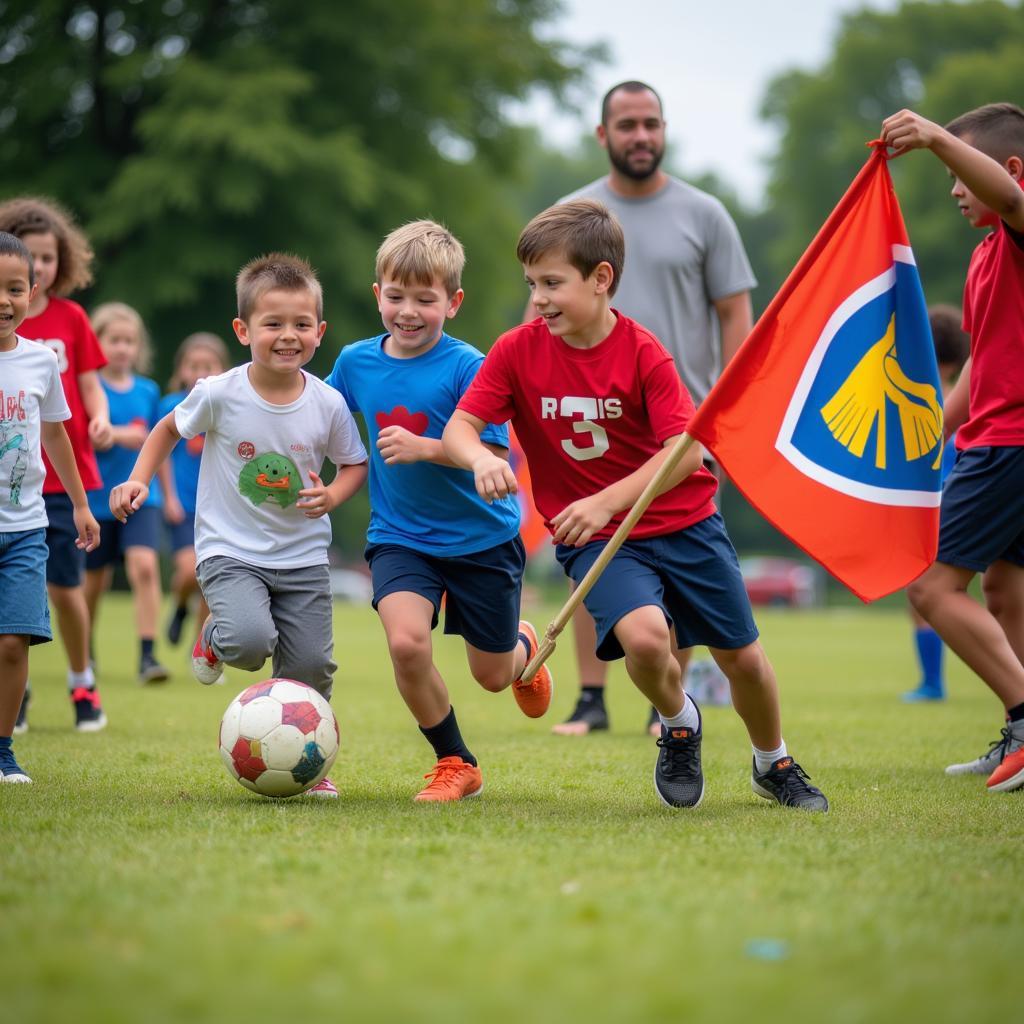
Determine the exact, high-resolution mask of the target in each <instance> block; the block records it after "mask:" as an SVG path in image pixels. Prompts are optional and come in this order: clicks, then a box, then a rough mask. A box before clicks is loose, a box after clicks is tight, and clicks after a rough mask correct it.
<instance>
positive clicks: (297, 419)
mask: <svg viewBox="0 0 1024 1024" xmlns="http://www.w3.org/2000/svg"><path fill="white" fill-rule="evenodd" d="M237 298H238V317H237V318H236V319H235V320H234V321H233V322H232V327H233V328H234V331H235V334H236V336H237V337H238V340H239V341H240V342H241V343H242V344H243V345H245V346H246V347H247V348H248V349H249V350H250V353H251V356H252V362H250V363H246V364H245V365H244V366H238V367H235V368H234V369H233V370H228V371H227V372H226V373H222V374H219V375H218V376H216V377H206V378H204V379H202V380H199V381H197V382H196V384H195V386H194V387H193V388H192V390H191V391H190V392H189V395H188V397H187V398H186V399H185V400H184V401H183V402H182V403H181V404H180V405H178V406H177V408H175V409H174V410H173V412H169V413H168V414H167V415H166V416H164V417H163V418H162V419H161V420H160V422H159V423H157V425H156V427H154V429H153V431H152V433H151V434H150V435H149V437H148V438H147V439H146V443H145V444H144V445H143V446H142V451H141V452H140V453H139V458H138V461H137V462H136V463H135V468H134V469H133V470H132V475H131V478H130V479H129V480H128V481H127V482H125V483H123V484H119V485H118V486H117V487H115V488H114V490H113V491H112V492H111V495H110V508H111V511H112V512H113V513H114V515H115V516H116V517H117V518H118V519H120V520H121V521H122V522H124V521H125V520H126V519H127V517H128V516H129V515H131V514H133V513H135V512H136V511H137V510H138V509H139V508H141V507H142V505H143V504H144V502H145V500H146V495H147V494H148V493H149V482H150V480H152V478H153V474H154V473H155V472H156V470H157V468H158V467H159V466H160V465H161V464H162V463H163V462H165V461H166V460H167V458H168V457H169V456H170V454H171V452H172V451H173V449H174V446H175V445H176V444H177V443H178V441H179V440H180V439H181V438H183V437H184V438H186V439H188V438H191V437H195V436H196V435H198V434H203V433H205V435H206V439H205V442H204V444H203V454H202V463H201V465H200V469H199V491H198V496H197V500H196V558H197V560H198V565H197V568H196V573H197V575H198V577H199V585H200V587H202V590H203V596H204V597H205V598H206V602H207V604H208V605H209V607H210V615H209V616H208V617H207V619H206V622H205V623H204V625H203V627H202V630H201V632H200V635H199V639H198V640H197V641H196V645H195V648H194V649H193V652H192V665H193V671H194V672H195V675H196V678H197V679H198V680H199V681H200V682H201V683H204V684H207V685H208V684H210V683H215V682H216V681H217V680H218V679H219V678H220V675H221V668H222V664H224V665H233V666H235V667H237V668H241V669H245V670H246V671H248V672H255V671H257V670H258V669H260V668H261V667H262V666H263V664H264V662H265V661H266V659H267V658H273V672H274V676H275V677H276V678H285V679H296V680H298V681H299V682H302V683H306V684H308V685H309V686H312V687H313V688H314V689H316V690H318V691H319V692H320V693H322V694H323V695H324V697H326V698H327V699H328V700H329V699H330V696H331V686H332V682H333V678H334V673H335V671H336V669H337V665H336V664H335V663H334V661H333V658H332V654H333V649H334V641H333V637H332V631H331V615H332V600H331V587H330V575H329V571H328V567H327V547H328V545H329V543H330V540H331V523H330V520H329V519H328V518H327V513H328V512H330V511H331V510H332V509H335V508H337V507H338V506H339V505H340V504H342V502H344V501H347V500H348V498H350V497H351V496H352V495H353V494H354V493H355V492H356V491H357V490H358V489H359V488H360V487H361V486H362V485H363V481H364V480H365V479H366V450H365V449H364V448H363V445H362V442H361V441H360V440H359V432H358V430H357V428H356V425H355V422H354V421H353V419H352V415H351V413H350V412H349V411H348V407H347V406H346V405H345V402H344V401H343V399H342V398H341V396H340V395H339V394H338V393H337V391H335V390H334V389H333V388H330V387H328V386H327V385H326V384H324V382H323V381H321V380H319V379H318V378H316V377H313V376H311V375H310V374H308V373H306V372H305V371H304V370H303V369H302V367H303V366H305V364H306V363H308V362H309V361H310V359H312V358H313V354H314V353H315V352H316V350H317V348H318V347H319V345H320V340H321V338H322V337H323V334H324V331H325V330H326V328H327V324H326V323H324V320H323V296H322V293H321V290H320V282H319V281H318V280H317V278H316V275H315V273H314V272H313V269H312V268H311V267H310V266H309V264H308V263H306V261H305V260H302V259H300V258H299V257H297V256H291V255H288V254H284V253H272V254H270V255H269V256H263V257H260V258H259V259H255V260H253V261H252V262H251V263H248V264H246V265H245V266H244V267H243V268H242V270H241V272H240V273H239V275H238V280H237ZM325 458H327V459H330V460H331V462H333V463H334V464H335V466H336V467H337V473H336V475H335V477H334V480H333V481H332V482H331V483H330V484H326V485H325V484H324V483H323V481H322V480H321V479H320V476H319V474H320V472H321V469H322V467H323V462H324V459H325ZM309 793H310V794H312V795H313V796H317V797H337V795H338V790H337V789H336V788H335V786H334V784H333V783H332V782H331V781H330V780H329V779H324V780H323V781H322V782H320V783H319V784H318V785H316V786H314V787H313V789H311V790H309Z"/></svg>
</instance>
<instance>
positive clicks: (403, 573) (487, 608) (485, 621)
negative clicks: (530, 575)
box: [366, 535, 526, 654]
mask: <svg viewBox="0 0 1024 1024" xmlns="http://www.w3.org/2000/svg"><path fill="white" fill-rule="evenodd" d="M366 560H367V561H368V562H369V563H370V573H371V575H372V576H373V607H374V608H376V607H377V605H378V604H379V603H380V601H381V599H382V598H385V597H387V596H388V594H397V593H411V594H419V595H420V596H421V597H425V598H426V599H427V600H428V601H429V602H430V603H431V604H432V605H433V606H434V618H433V621H432V622H431V628H433V627H434V626H436V625H437V622H438V615H439V613H440V610H441V598H442V597H443V598H444V601H445V604H444V631H445V633H451V634H454V635H456V636H461V637H462V638H463V639H464V640H465V641H466V642H467V643H469V644H472V645H473V646H474V647H475V648H476V649H477V650H479V651H487V652H489V653H493V654H503V653H505V652H506V651H511V650H512V649H513V648H514V647H515V645H516V642H517V641H518V638H519V600H520V596H521V591H522V586H523V570H524V568H525V567H526V549H525V548H524V547H523V542H522V541H521V540H520V539H519V537H518V535H517V536H515V537H513V538H512V539H511V540H507V541H505V543H504V544H498V545H496V546H495V547H493V548H487V549H486V550H485V551H476V552H474V553H473V554H469V555H456V556H453V557H450V558H441V557H438V556H435V555H427V554H424V553H423V552H421V551H414V550H413V549H412V548H406V547H402V546H401V545H400V544H372V545H371V546H370V547H368V548H367V549H366Z"/></svg>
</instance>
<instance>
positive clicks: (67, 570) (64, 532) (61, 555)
mask: <svg viewBox="0 0 1024 1024" xmlns="http://www.w3.org/2000/svg"><path fill="white" fill-rule="evenodd" d="M43 501H44V502H45V503H46V518H47V519H49V521H50V524H49V526H47V527H46V547H47V550H48V551H49V557H48V558H47V559H46V582H47V583H52V584H53V585H54V586H55V587H78V586H81V584H82V570H83V569H84V568H85V552H84V551H82V550H81V549H80V548H77V547H76V546H75V541H76V540H78V528H77V527H76V526H75V507H74V505H72V504H71V499H70V498H69V497H68V496H67V495H66V494H44V495H43ZM102 537H103V527H102V526H101V527H100V538H101V539H102Z"/></svg>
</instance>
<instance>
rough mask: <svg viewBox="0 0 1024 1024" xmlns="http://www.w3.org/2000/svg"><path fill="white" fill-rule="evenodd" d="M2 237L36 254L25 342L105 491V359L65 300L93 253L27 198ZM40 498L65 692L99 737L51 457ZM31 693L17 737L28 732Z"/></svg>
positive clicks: (69, 517)
mask: <svg viewBox="0 0 1024 1024" xmlns="http://www.w3.org/2000/svg"><path fill="white" fill-rule="evenodd" d="M0 231H9V232H10V233H11V234H12V235H15V236H17V237H18V238H20V239H21V240H22V241H23V242H24V243H25V245H26V246H27V248H28V250H29V252H31V253H32V260H33V265H34V269H35V276H36V282H37V284H38V287H37V289H36V292H35V296H34V298H33V299H32V304H31V305H30V306H29V310H28V316H27V317H26V318H25V321H24V323H22V325H21V328H20V330H21V336H22V337H23V338H28V339H29V340H31V341H38V342H41V343H42V344H43V345H45V346H46V347H47V348H49V349H51V350H52V351H53V352H54V353H55V354H56V356H57V363H58V365H59V367H60V381H61V385H62V386H63V388H64V394H65V396H66V398H67V401H68V406H69V408H70V409H71V419H70V420H68V422H67V432H68V437H69V438H70V439H71V447H72V449H73V450H74V453H75V462H76V463H77V466H78V473H79V476H80V477H81V478H82V484H83V485H84V487H85V489H86V490H87V491H92V490H96V489H97V488H98V487H100V486H102V481H101V479H100V473H99V469H98V468H97V466H96V455H95V452H94V451H93V448H94V447H96V448H101V449H103V448H109V447H110V445H111V443H112V440H113V438H112V436H111V432H110V411H109V409H108V406H107V396H106V393H105V392H104V390H103V387H102V386H101V384H100V380H99V374H98V372H97V371H98V370H99V369H100V368H101V367H103V366H105V365H106V363H107V358H106V356H105V355H104V354H103V350H102V349H101V348H100V344H99V342H98V341H97V340H96V335H95V334H94V333H93V329H92V327H91V325H90V324H89V317H88V316H87V315H86V312H85V310H84V309H82V307H81V306H79V305H78V303H77V302H73V301H72V300H71V299H68V298H65V297H64V296H66V295H67V294H68V293H69V292H73V291H77V290H78V289H80V288H84V287H85V286H86V285H88V284H89V283H90V282H91V281H92V272H91V269H90V264H91V263H92V249H91V248H90V247H89V243H88V242H87V241H86V238H85V236H84V235H83V234H82V232H81V231H80V230H79V228H78V227H77V226H76V224H75V222H74V220H73V219H72V218H71V216H70V214H68V213H67V212H66V211H65V210H63V209H61V207H60V206H58V205H57V203H55V202H54V201H53V200H52V199H39V198H37V197H34V196H22V197H19V198H17V199H9V200H7V201H6V202H4V203H2V204H0ZM43 456H44V458H43V461H44V462H45V464H46V481H45V483H44V484H43V500H44V501H45V502H46V515H47V518H48V519H49V525H48V526H47V528H46V545H47V548H48V549H49V557H48V558H47V560H46V589H47V592H48V594H49V597H50V601H51V602H52V604H53V607H54V610H55V611H56V613H57V624H58V625H59V627H60V638H61V641H62V642H63V644H64V651H65V653H66V654H67V659H68V692H69V694H70V696H71V704H72V707H73V708H74V712H75V728H76V729H78V731H79V732H97V731H98V730H100V729H102V728H103V727H104V726H105V725H106V724H107V717H106V715H105V714H104V713H103V708H102V707H101V705H100V695H99V690H98V689H97V687H96V679H95V677H94V675H93V668H92V665H91V664H90V657H89V632H90V627H89V609H88V606H87V605H86V601H85V590H84V588H83V586H82V573H83V572H84V570H85V555H84V553H83V551H82V550H81V549H80V548H78V547H77V546H76V542H77V538H78V531H77V528H76V526H75V522H74V517H73V514H72V513H73V509H72V503H71V499H70V498H69V497H68V494H67V492H66V491H65V489H64V484H63V483H62V482H61V479H60V477H59V476H58V475H57V473H56V472H55V471H54V469H53V466H52V465H51V464H50V461H49V459H48V458H47V457H46V453H45V452H44V453H43ZM29 699H30V698H29V690H28V688H27V687H26V690H25V697H24V700H23V701H22V706H21V710H20V711H19V713H18V723H17V725H16V726H15V731H16V732H24V731H25V730H26V729H27V728H28V720H27V717H26V712H27V709H28V702H29Z"/></svg>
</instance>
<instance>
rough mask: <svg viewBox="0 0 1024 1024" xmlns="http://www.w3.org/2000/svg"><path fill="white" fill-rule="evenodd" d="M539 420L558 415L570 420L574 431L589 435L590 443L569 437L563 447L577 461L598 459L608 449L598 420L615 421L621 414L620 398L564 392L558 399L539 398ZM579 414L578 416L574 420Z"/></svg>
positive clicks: (606, 435)
mask: <svg viewBox="0 0 1024 1024" xmlns="http://www.w3.org/2000/svg"><path fill="white" fill-rule="evenodd" d="M540 410H541V419H546V420H551V419H556V418H557V417H561V418H562V419H571V420H572V421H573V424H572V429H573V433H575V434H586V435H589V441H590V443H589V444H583V445H580V444H577V443H576V442H575V441H574V440H572V439H566V440H564V441H563V442H562V450H563V451H564V452H565V453H566V454H567V455H569V456H570V457H571V458H573V459H575V460H576V461H577V462H588V461H589V460H590V459H599V458H601V456H602V455H604V453H605V452H606V451H608V447H609V441H608V432H607V431H606V430H605V429H604V427H602V426H601V424H600V423H599V422H598V421H599V420H617V419H620V418H621V416H622V400H621V399H619V398H583V397H580V396H578V395H566V396H565V397H564V398H562V399H561V401H559V400H558V399H557V398H541V400H540ZM577 416H579V417H580V419H576V417H577Z"/></svg>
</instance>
